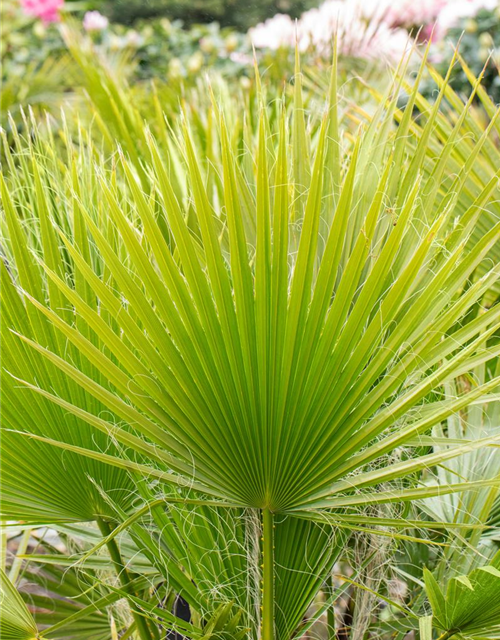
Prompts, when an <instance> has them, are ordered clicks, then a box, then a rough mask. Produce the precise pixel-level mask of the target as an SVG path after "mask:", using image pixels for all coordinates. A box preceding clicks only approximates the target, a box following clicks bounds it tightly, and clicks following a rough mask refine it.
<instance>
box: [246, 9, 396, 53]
mask: <svg viewBox="0 0 500 640" xmlns="http://www.w3.org/2000/svg"><path fill="white" fill-rule="evenodd" d="M384 1H385V0H382V2H384ZM365 7H366V8H367V9H368V13H369V15H367V14H366V13H365V10H366V9H365ZM386 7H387V6H386ZM382 8H383V7H382ZM250 37H251V39H252V42H253V44H254V46H255V47H257V48H269V49H278V48H280V47H293V46H295V41H297V45H298V47H299V49H300V50H302V51H304V50H306V49H308V48H309V47H313V48H314V49H315V50H316V51H318V52H319V53H323V54H326V55H327V54H328V52H329V51H330V50H331V46H332V41H333V38H334V37H336V38H337V46H338V51H339V53H340V54H342V55H349V56H353V57H358V58H369V59H375V58H376V59H380V58H382V59H386V60H387V59H388V60H394V59H396V60H397V59H399V58H400V57H401V55H402V54H403V52H404V51H405V49H406V46H407V44H408V34H407V32H406V31H404V30H403V29H391V28H390V27H389V25H388V24H387V23H386V22H384V20H383V19H382V12H381V9H380V0H378V2H375V0H352V1H351V0H349V2H343V1H342V0H327V1H326V2H324V3H323V4H322V5H321V6H319V7H318V8H317V9H310V10H309V11H306V12H305V13H303V14H302V16H301V17H300V19H299V20H298V21H297V22H296V24H294V22H293V21H292V20H291V19H290V18H289V17H288V16H284V15H280V14H278V15H276V16H274V18H271V19H270V20H267V21H266V22H264V23H263V24H259V25H257V27H255V28H254V29H251V31H250Z"/></svg>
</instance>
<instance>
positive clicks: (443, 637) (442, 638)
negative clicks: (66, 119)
mask: <svg viewBox="0 0 500 640" xmlns="http://www.w3.org/2000/svg"><path fill="white" fill-rule="evenodd" d="M455 633H456V631H453V630H452V631H445V632H444V633H443V634H441V635H440V636H439V638H438V639H437V640H448V638H452V637H453V636H454V635H455Z"/></svg>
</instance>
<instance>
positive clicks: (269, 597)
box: [261, 509, 274, 640]
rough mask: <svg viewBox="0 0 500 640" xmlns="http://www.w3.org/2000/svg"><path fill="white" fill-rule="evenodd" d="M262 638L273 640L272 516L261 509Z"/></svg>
mask: <svg viewBox="0 0 500 640" xmlns="http://www.w3.org/2000/svg"><path fill="white" fill-rule="evenodd" d="M262 522H263V528H262V537H263V544H262V564H263V570H262V591H263V593H262V629H261V639H262V640H274V518H273V514H272V512H271V511H269V509H263V510H262Z"/></svg>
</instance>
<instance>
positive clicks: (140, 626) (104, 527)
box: [97, 518, 152, 640]
mask: <svg viewBox="0 0 500 640" xmlns="http://www.w3.org/2000/svg"><path fill="white" fill-rule="evenodd" d="M97 525H98V527H99V529H100V531H101V533H102V535H103V537H104V538H106V546H107V548H108V552H109V555H110V557H111V561H112V563H113V566H114V569H115V571H116V575H117V576H118V578H119V580H120V583H121V585H122V587H123V590H124V591H126V592H127V593H128V594H129V595H131V596H134V595H135V593H133V590H132V589H131V587H130V581H131V577H130V576H129V572H128V571H127V569H126V567H125V565H124V563H123V560H122V557H121V554H120V550H119V548H118V545H117V544H116V540H115V539H114V538H112V537H109V536H110V533H111V527H110V526H109V524H108V523H107V522H106V521H105V520H103V519H102V518H97ZM129 604H130V611H131V613H132V617H133V619H134V622H135V624H136V627H137V632H138V633H139V636H140V638H141V640H152V635H151V633H150V631H149V627H148V624H147V622H146V620H145V619H144V618H143V617H142V616H141V615H140V613H139V612H138V610H137V608H136V605H135V604H133V602H132V601H129Z"/></svg>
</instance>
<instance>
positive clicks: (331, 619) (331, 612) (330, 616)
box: [326, 573, 336, 640]
mask: <svg viewBox="0 0 500 640" xmlns="http://www.w3.org/2000/svg"><path fill="white" fill-rule="evenodd" d="M326 586H327V592H326V597H327V598H329V597H330V596H331V594H332V593H333V589H334V586H333V576H332V574H331V573H330V575H329V576H328V578H327V580H326ZM326 626H327V634H328V638H330V640H334V638H336V633H335V607H334V605H333V602H332V605H331V606H330V607H329V608H328V610H327V613H326Z"/></svg>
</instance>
